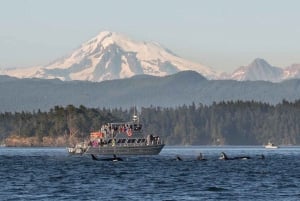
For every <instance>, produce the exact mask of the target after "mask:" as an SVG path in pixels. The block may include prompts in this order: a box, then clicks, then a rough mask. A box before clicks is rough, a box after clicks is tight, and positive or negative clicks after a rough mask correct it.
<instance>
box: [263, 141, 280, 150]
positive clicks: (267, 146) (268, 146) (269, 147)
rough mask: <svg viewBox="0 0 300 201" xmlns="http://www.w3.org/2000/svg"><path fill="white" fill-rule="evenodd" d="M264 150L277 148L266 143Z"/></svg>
mask: <svg viewBox="0 0 300 201" xmlns="http://www.w3.org/2000/svg"><path fill="white" fill-rule="evenodd" d="M265 148H266V149H277V148H278V146H276V145H275V144H273V143H271V142H268V144H266V145H265Z"/></svg>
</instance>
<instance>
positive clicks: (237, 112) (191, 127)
mask: <svg viewBox="0 0 300 201" xmlns="http://www.w3.org/2000/svg"><path fill="white" fill-rule="evenodd" d="M133 110H134V109H133V108H131V109H129V110H128V109H125V110H124V109H121V108H118V109H105V108H102V109H99V108H98V109H95V108H86V107H84V106H80V107H78V108H77V107H74V106H73V105H69V106H67V107H60V106H56V107H54V108H52V109H51V110H49V111H48V112H41V111H36V112H32V113H29V112H20V113H9V112H6V113H1V114H0V138H1V141H2V142H3V143H7V144H8V145H11V146H21V145H22V143H20V139H22V140H23V141H24V139H31V141H30V142H29V144H28V142H24V143H25V145H26V146H64V145H68V144H70V143H75V142H76V141H78V140H82V139H84V138H87V137H88V136H89V133H90V132H91V131H97V130H99V128H100V126H101V125H102V124H104V123H107V122H111V121H128V120H130V118H131V116H132V114H133ZM139 113H140V114H139V116H140V121H141V123H142V124H143V125H144V131H145V132H147V133H149V134H154V135H159V136H161V137H162V138H163V139H164V140H165V142H166V144H168V145H262V144H264V143H266V142H267V141H269V140H271V141H272V142H274V143H276V144H284V145H289V144H292V145H296V144H297V145H299V144H300V115H299V114H300V100H298V101H296V102H292V103H291V102H287V101H283V102H282V103H280V104H277V105H275V106H274V105H269V104H265V103H261V102H253V101H251V102H250V101H249V102H243V101H236V102H220V103H213V104H212V105H210V106H205V105H202V104H191V105H183V106H179V107H174V108H162V107H148V108H141V109H140V111H139ZM17 139H19V141H18V140H17ZM59 139H60V140H59Z"/></svg>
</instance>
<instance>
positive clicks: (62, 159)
mask: <svg viewBox="0 0 300 201" xmlns="http://www.w3.org/2000/svg"><path fill="white" fill-rule="evenodd" d="M222 151H224V152H225V153H227V155H228V156H229V157H234V156H240V155H248V156H251V157H252V158H251V159H249V160H230V161H223V160H219V159H218V158H219V156H220V153H221V152H222ZM199 152H202V153H203V154H204V156H205V158H207V159H208V160H207V161H197V160H195V159H196V156H197V155H198V154H199ZM261 154H264V156H265V159H264V160H262V159H260V155H261ZM176 155H179V156H180V157H181V158H182V159H183V160H182V161H176V160H174V159H175V158H176ZM123 159H124V161H118V162H112V161H94V160H92V159H91V157H90V156H88V155H87V156H70V155H68V154H67V153H66V150H65V149H51V148H41V149H38V148H32V149H31V148H0V181H1V187H0V200H300V147H286V148H279V149H277V150H266V149H264V148H261V147H166V148H164V149H163V151H162V152H161V154H160V155H158V156H151V157H145V156H144V157H124V158H123Z"/></svg>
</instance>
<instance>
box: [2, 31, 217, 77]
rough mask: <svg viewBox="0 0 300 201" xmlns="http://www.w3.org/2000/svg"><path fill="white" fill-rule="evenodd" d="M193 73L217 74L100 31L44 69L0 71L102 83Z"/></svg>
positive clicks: (153, 46) (149, 45) (153, 45)
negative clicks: (149, 76) (182, 72)
mask: <svg viewBox="0 0 300 201" xmlns="http://www.w3.org/2000/svg"><path fill="white" fill-rule="evenodd" d="M184 70H194V71H196V72H199V73H200V74H202V75H203V76H205V77H207V78H216V77H217V76H218V74H217V73H216V72H215V71H213V70H212V69H210V68H209V67H206V66H204V65H201V64H198V63H194V62H190V61H188V60H185V59H183V58H180V57H178V56H177V55H175V54H174V53H172V52H171V51H169V50H167V49H165V48H163V47H162V46H161V45H159V44H158V43H150V42H138V41H133V40H131V39H130V38H128V37H126V36H124V35H122V34H119V33H115V32H108V31H104V32H101V33H100V34H99V35H97V36H96V37H94V38H92V39H91V40H89V41H87V42H85V43H83V44H82V45H81V46H80V47H79V48H78V49H76V50H75V51H73V52H72V53H71V54H70V55H68V56H66V57H64V58H61V59H58V60H56V61H54V62H52V63H50V64H48V65H46V66H42V67H33V68H28V69H13V70H11V69H10V70H5V71H2V74H6V75H9V76H15V77H19V78H26V77H27V78H31V77H37V78H47V79H49V78H59V79H61V80H88V81H102V80H110V79H119V78H126V77H131V76H133V75H137V74H149V75H155V76H165V75H169V74H174V73H176V72H179V71H184Z"/></svg>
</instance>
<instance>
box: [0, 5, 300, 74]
mask: <svg viewBox="0 0 300 201" xmlns="http://www.w3.org/2000/svg"><path fill="white" fill-rule="evenodd" d="M105 30H108V31H114V32H119V33H122V34H125V35H127V36H128V37H130V38H132V39H134V40H142V41H152V42H158V43H161V44H162V45H163V46H165V47H167V48H168V49H170V50H172V51H173V52H174V53H176V54H177V55H179V56H181V57H183V58H186V59H189V60H192V61H195V62H199V63H202V64H205V65H207V66H210V67H212V68H213V69H215V70H217V71H226V72H231V71H233V69H235V68H237V67H239V66H242V65H248V64H249V63H250V62H251V61H252V60H253V59H255V58H257V57H260V58H264V59H266V60H267V61H268V62H269V63H270V64H272V65H274V66H279V67H286V66H288V65H291V64H292V63H300V1H299V0H248V1H246V0H206V1H204V0H150V1H145V0H144V1H143V0H0V68H2V69H3V68H11V67H29V66H36V65H44V64H47V63H49V62H50V61H53V60H55V59H57V58H60V57H62V56H65V55H68V54H69V53H70V52H71V51H72V50H74V49H75V48H77V47H79V46H80V44H81V43H83V42H85V41H87V40H89V39H90V38H92V37H94V36H96V35H97V34H98V33H99V32H101V31H105Z"/></svg>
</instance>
